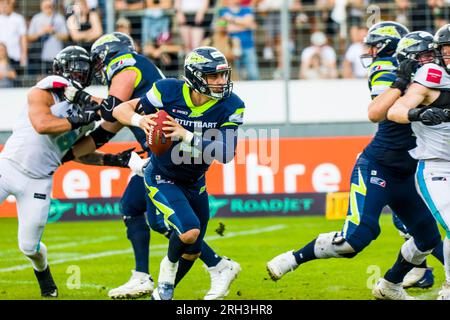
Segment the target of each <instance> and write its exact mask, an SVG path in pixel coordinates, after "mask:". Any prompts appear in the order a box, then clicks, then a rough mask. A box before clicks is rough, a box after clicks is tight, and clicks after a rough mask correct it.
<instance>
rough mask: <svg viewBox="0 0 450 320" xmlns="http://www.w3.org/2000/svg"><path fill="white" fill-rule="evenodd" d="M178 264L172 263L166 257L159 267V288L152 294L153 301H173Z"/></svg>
mask: <svg viewBox="0 0 450 320" xmlns="http://www.w3.org/2000/svg"><path fill="white" fill-rule="evenodd" d="M177 270H178V262H176V263H173V262H170V260H169V258H168V257H167V256H165V257H164V258H163V259H162V261H161V264H160V265H159V276H158V287H157V288H156V290H155V291H153V294H152V300H172V299H173V293H174V289H175V277H176V276H177Z"/></svg>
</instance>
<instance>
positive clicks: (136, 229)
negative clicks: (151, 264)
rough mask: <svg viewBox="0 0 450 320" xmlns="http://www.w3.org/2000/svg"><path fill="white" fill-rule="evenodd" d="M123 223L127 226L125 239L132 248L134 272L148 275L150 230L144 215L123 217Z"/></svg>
mask: <svg viewBox="0 0 450 320" xmlns="http://www.w3.org/2000/svg"><path fill="white" fill-rule="evenodd" d="M124 222H125V225H126V226H127V238H128V239H129V240H130V242H131V244H132V246H133V251H134V259H135V263H136V265H135V270H136V271H139V272H145V273H148V260H149V259H148V256H149V252H150V249H149V245H150V228H149V227H148V224H147V221H146V220H145V215H143V214H141V215H138V216H124Z"/></svg>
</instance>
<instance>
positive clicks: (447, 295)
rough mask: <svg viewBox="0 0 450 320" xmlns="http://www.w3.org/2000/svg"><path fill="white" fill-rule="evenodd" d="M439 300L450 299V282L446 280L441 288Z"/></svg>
mask: <svg viewBox="0 0 450 320" xmlns="http://www.w3.org/2000/svg"><path fill="white" fill-rule="evenodd" d="M437 300H450V284H449V283H447V282H445V283H444V284H443V285H442V288H441V290H439V295H438V297H437Z"/></svg>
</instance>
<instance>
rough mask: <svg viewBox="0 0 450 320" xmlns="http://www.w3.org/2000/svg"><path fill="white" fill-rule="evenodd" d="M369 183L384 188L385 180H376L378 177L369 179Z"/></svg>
mask: <svg viewBox="0 0 450 320" xmlns="http://www.w3.org/2000/svg"><path fill="white" fill-rule="evenodd" d="M370 183H372V184H376V185H379V186H380V187H382V188H385V187H386V180H383V179H381V178H378V177H371V178H370Z"/></svg>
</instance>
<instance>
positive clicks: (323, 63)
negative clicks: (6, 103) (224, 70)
mask: <svg viewBox="0 0 450 320" xmlns="http://www.w3.org/2000/svg"><path fill="white" fill-rule="evenodd" d="M282 3H283V1H281V0H114V9H115V19H114V22H115V24H114V27H115V31H121V32H124V33H126V34H129V35H130V36H132V38H133V39H134V40H135V42H136V45H137V48H138V49H139V52H140V53H143V54H144V55H146V56H148V57H149V58H151V59H152V60H153V61H154V62H155V63H156V65H157V66H158V67H160V69H161V70H162V71H163V72H164V73H165V74H166V75H167V76H174V77H176V75H177V74H179V71H180V70H181V67H182V65H183V59H184V55H185V52H189V51H190V50H192V49H193V48H195V47H198V46H200V45H211V46H215V47H217V48H219V49H220V50H221V51H222V52H224V53H225V54H226V56H227V58H228V60H229V61H230V62H231V64H232V65H233V70H234V71H233V79H234V80H238V79H243V80H258V79H279V78H281V77H282V69H283V65H282V63H283V59H282V50H281V20H280V9H281V6H282ZM449 3H450V1H448V0H396V1H395V2H394V1H379V0H378V1H377V0H375V1H368V0H346V1H335V0H291V1H290V7H289V19H290V24H289V25H290V43H289V51H290V53H291V61H292V64H291V66H292V68H291V75H290V76H291V78H292V79H299V78H300V79H330V78H331V79H333V78H365V77H366V72H365V70H364V69H363V68H362V66H361V63H360V60H359V56H360V54H361V52H362V49H363V45H362V40H363V39H364V36H365V35H366V33H367V25H368V24H370V23H371V21H372V20H374V19H380V18H381V19H384V20H388V19H389V20H395V21H398V22H400V23H403V24H405V25H406V26H408V27H409V28H410V30H411V31H415V30H427V31H429V32H434V31H435V30H437V28H439V27H440V26H442V25H443V24H445V23H446V21H448V17H449V6H448V5H449ZM106 6H107V1H106V0H59V1H56V0H34V1H23V0H0V87H1V88H5V87H17V86H29V85H32V84H33V83H34V82H35V81H36V80H37V79H39V78H42V76H43V75H46V74H47V73H48V71H49V70H50V69H51V65H52V62H53V59H54V57H55V56H56V54H57V53H58V52H59V51H60V50H61V49H62V48H63V47H64V46H66V45H69V44H78V45H80V46H82V47H83V48H86V49H89V48H90V46H91V45H92V43H93V42H94V40H95V39H97V38H98V37H99V36H100V35H102V34H103V33H106V23H107V21H106V12H107V10H106ZM374 21H375V20H374ZM374 21H372V23H373V22H374ZM369 26H370V25H369Z"/></svg>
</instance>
